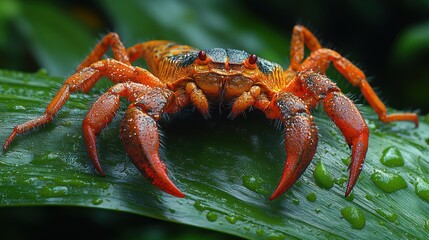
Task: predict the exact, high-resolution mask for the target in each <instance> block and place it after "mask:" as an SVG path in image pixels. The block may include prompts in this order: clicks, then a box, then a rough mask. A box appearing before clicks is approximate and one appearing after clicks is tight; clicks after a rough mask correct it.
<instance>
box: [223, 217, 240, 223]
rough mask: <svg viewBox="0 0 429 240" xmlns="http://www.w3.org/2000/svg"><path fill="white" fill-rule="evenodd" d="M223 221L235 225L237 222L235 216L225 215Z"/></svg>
mask: <svg viewBox="0 0 429 240" xmlns="http://www.w3.org/2000/svg"><path fill="white" fill-rule="evenodd" d="M225 219H226V220H227V221H228V222H229V223H231V224H235V223H236V222H237V221H238V217H237V216H236V215H227V216H225Z"/></svg>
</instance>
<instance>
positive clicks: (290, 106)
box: [267, 92, 318, 200]
mask: <svg viewBox="0 0 429 240" xmlns="http://www.w3.org/2000/svg"><path fill="white" fill-rule="evenodd" d="M267 110H268V111H267V112H271V111H277V112H278V114H279V115H280V119H281V121H282V122H283V123H284V125H285V135H284V139H285V142H284V145H285V149H286V154H287V158H286V163H285V168H284V171H283V174H282V176H281V178H280V183H279V185H278V186H277V188H276V190H275V191H274V193H273V194H272V195H271V197H270V200H274V199H276V198H277V197H279V196H280V195H281V194H283V193H284V192H285V191H286V190H288V189H289V188H290V187H291V186H292V185H293V184H294V183H295V182H296V180H298V178H299V177H300V176H301V175H302V173H303V172H304V170H305V169H306V168H307V167H308V165H309V164H310V162H311V159H313V156H314V154H315V152H316V148H317V142H318V137H317V127H316V124H315V123H314V119H313V117H312V116H311V115H310V111H309V110H308V107H307V106H306V105H305V104H304V102H303V101H302V100H301V99H299V98H298V97H296V96H295V95H293V94H292V93H287V92H280V93H278V95H277V98H276V99H274V100H273V101H272V102H271V104H270V106H269V109H267Z"/></svg>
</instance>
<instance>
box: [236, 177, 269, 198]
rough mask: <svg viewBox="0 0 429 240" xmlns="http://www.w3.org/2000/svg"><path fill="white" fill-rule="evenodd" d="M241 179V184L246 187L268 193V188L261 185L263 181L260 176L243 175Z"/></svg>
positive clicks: (257, 191)
mask: <svg viewBox="0 0 429 240" xmlns="http://www.w3.org/2000/svg"><path fill="white" fill-rule="evenodd" d="M242 180H243V185H244V186H245V187H246V188H247V189H249V190H251V191H253V192H256V193H259V194H268V190H267V189H266V188H265V187H264V186H263V184H264V183H265V182H264V180H263V179H262V178H260V177H254V176H244V177H243V178H242Z"/></svg>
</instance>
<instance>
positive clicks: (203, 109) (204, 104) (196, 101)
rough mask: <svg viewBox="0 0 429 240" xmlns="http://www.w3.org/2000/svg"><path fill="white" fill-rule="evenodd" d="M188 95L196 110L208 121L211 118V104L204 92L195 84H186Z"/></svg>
mask: <svg viewBox="0 0 429 240" xmlns="http://www.w3.org/2000/svg"><path fill="white" fill-rule="evenodd" d="M186 93H187V94H188V95H189V96H190V100H191V102H192V104H193V105H194V106H195V108H196V109H198V111H199V112H200V113H201V114H202V115H203V116H204V117H205V118H206V119H207V118H210V112H209V102H208V101H207V98H206V96H205V95H204V92H203V91H202V90H201V89H200V88H198V86H197V85H196V84H195V83H194V82H189V83H187V84H186Z"/></svg>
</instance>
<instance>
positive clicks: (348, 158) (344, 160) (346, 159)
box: [341, 157, 352, 166]
mask: <svg viewBox="0 0 429 240" xmlns="http://www.w3.org/2000/svg"><path fill="white" fill-rule="evenodd" d="M341 162H343V163H344V165H346V166H350V163H351V162H352V159H351V158H350V157H345V158H341Z"/></svg>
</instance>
